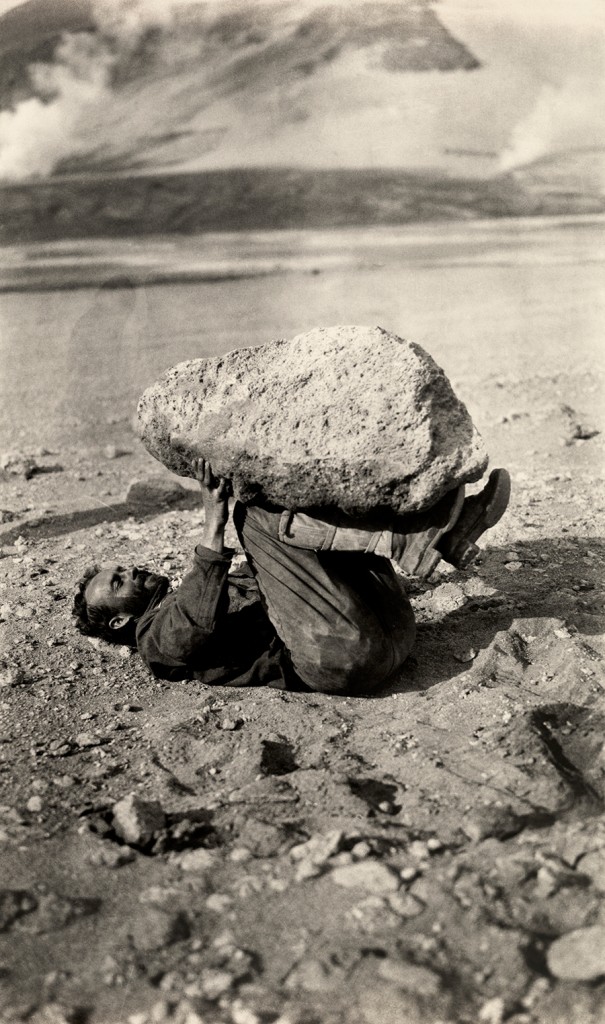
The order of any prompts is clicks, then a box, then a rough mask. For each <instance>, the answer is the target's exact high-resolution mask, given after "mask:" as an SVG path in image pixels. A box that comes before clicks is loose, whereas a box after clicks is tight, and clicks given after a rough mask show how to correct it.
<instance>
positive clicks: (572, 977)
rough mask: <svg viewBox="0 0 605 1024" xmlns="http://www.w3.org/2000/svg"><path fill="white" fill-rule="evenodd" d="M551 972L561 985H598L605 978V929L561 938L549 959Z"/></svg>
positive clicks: (593, 928) (582, 930)
mask: <svg viewBox="0 0 605 1024" xmlns="http://www.w3.org/2000/svg"><path fill="white" fill-rule="evenodd" d="M546 959H547V963H548V968H549V970H550V973H551V974H552V975H554V977H555V978H559V979H561V980H562V981H596V979H597V978H601V977H602V976H603V975H605V925H592V926H591V927H589V928H578V929H577V930H576V931H573V932H568V933H567V934H566V935H562V936H561V937H560V938H558V939H555V941H554V942H553V943H552V945H551V946H550V949H549V950H548V953H547V955H546Z"/></svg>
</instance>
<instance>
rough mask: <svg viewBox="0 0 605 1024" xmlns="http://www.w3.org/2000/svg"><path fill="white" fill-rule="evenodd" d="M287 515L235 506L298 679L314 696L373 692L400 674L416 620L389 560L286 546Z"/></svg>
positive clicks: (237, 523)
mask: <svg viewBox="0 0 605 1024" xmlns="http://www.w3.org/2000/svg"><path fill="white" fill-rule="evenodd" d="M281 517H282V513H281V512H271V511H269V510H267V509H264V508H260V507H258V506H244V505H241V504H239V503H238V504H236V506H235V510H234V513H233V521H234V523H235V526H236V529H237V532H238V535H239V538H240V542H241V544H242V547H243V549H244V551H245V552H246V556H247V558H248V561H249V563H250V565H251V567H252V570H253V572H254V574H255V576H256V579H257V582H258V586H259V590H260V593H261V597H262V600H263V602H264V605H265V608H266V611H267V614H268V615H269V618H270V619H271V622H272V623H273V625H274V627H275V629H276V631H277V633H278V635H279V637H280V638H281V640H282V641H283V643H284V645H285V648H286V650H287V652H288V655H289V657H290V660H291V663H292V666H293V668H294V671H295V672H296V674H297V676H298V677H299V678H300V679H301V680H302V682H303V683H305V684H306V685H307V686H308V687H310V688H311V689H312V690H318V691H321V692H322V693H333V694H362V693H371V692H373V691H374V690H377V689H379V688H380V687H381V686H383V685H384V684H385V683H386V682H387V681H388V680H389V679H390V678H391V676H393V675H394V673H396V672H397V670H398V669H400V668H401V666H402V665H403V663H404V661H405V659H406V658H407V656H408V654H409V652H410V650H411V647H412V645H413V643H414V638H415V632H416V628H415V623H414V615H413V612H412V609H411V607H410V602H409V601H408V598H407V596H406V594H405V591H404V590H403V586H402V584H401V583H400V581H399V579H398V577H397V576H396V574H395V572H394V570H393V567H392V565H391V563H390V561H389V560H388V559H387V558H383V557H380V556H378V555H373V554H363V553H358V552H348V551H345V552H341V551H314V550H308V549H302V548H297V547H293V546H291V545H289V544H285V543H284V542H283V541H282V540H280V536H279V526H280V520H281Z"/></svg>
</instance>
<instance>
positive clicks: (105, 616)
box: [71, 565, 135, 647]
mask: <svg viewBox="0 0 605 1024" xmlns="http://www.w3.org/2000/svg"><path fill="white" fill-rule="evenodd" d="M100 571H101V570H100V567H99V566H98V565H91V566H90V568H89V569H87V570H86V571H85V573H84V575H83V576H82V578H81V579H79V580H78V582H77V584H76V587H77V589H76V593H75V594H74V603H73V607H72V610H71V614H72V615H73V617H74V618H75V620H76V628H77V629H79V630H80V633H83V634H84V636H99V637H101V639H102V640H107V641H108V642H109V643H111V644H129V645H130V646H131V647H133V646H134V644H135V638H134V631H133V625H132V623H131V622H129V623H127V625H126V626H122V628H121V629H112V627H111V626H110V625H109V623H110V621H111V619H112V618H113V617H114V615H115V612H113V611H110V609H109V608H104V607H103V606H102V605H90V604H88V602H87V600H86V594H85V593H84V591H85V590H86V587H87V586H88V584H89V583H90V581H91V580H92V579H93V577H94V576H96V575H97V573H98V572H100Z"/></svg>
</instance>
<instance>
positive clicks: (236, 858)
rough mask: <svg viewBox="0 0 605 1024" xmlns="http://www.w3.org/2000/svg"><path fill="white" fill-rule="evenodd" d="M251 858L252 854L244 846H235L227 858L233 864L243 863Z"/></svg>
mask: <svg viewBox="0 0 605 1024" xmlns="http://www.w3.org/2000/svg"><path fill="white" fill-rule="evenodd" d="M251 858H252V854H251V853H250V850H248V849H246V847H245V846H236V847H234V848H233V850H232V851H231V853H230V854H229V860H231V861H233V863H234V864H245V863H246V861H247V860H251Z"/></svg>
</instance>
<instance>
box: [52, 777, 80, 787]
mask: <svg viewBox="0 0 605 1024" xmlns="http://www.w3.org/2000/svg"><path fill="white" fill-rule="evenodd" d="M52 781H53V786H57V788H58V789H71V787H72V786H75V784H76V782H77V779H76V778H74V776H73V775H55V776H54V777H53V780H52Z"/></svg>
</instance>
